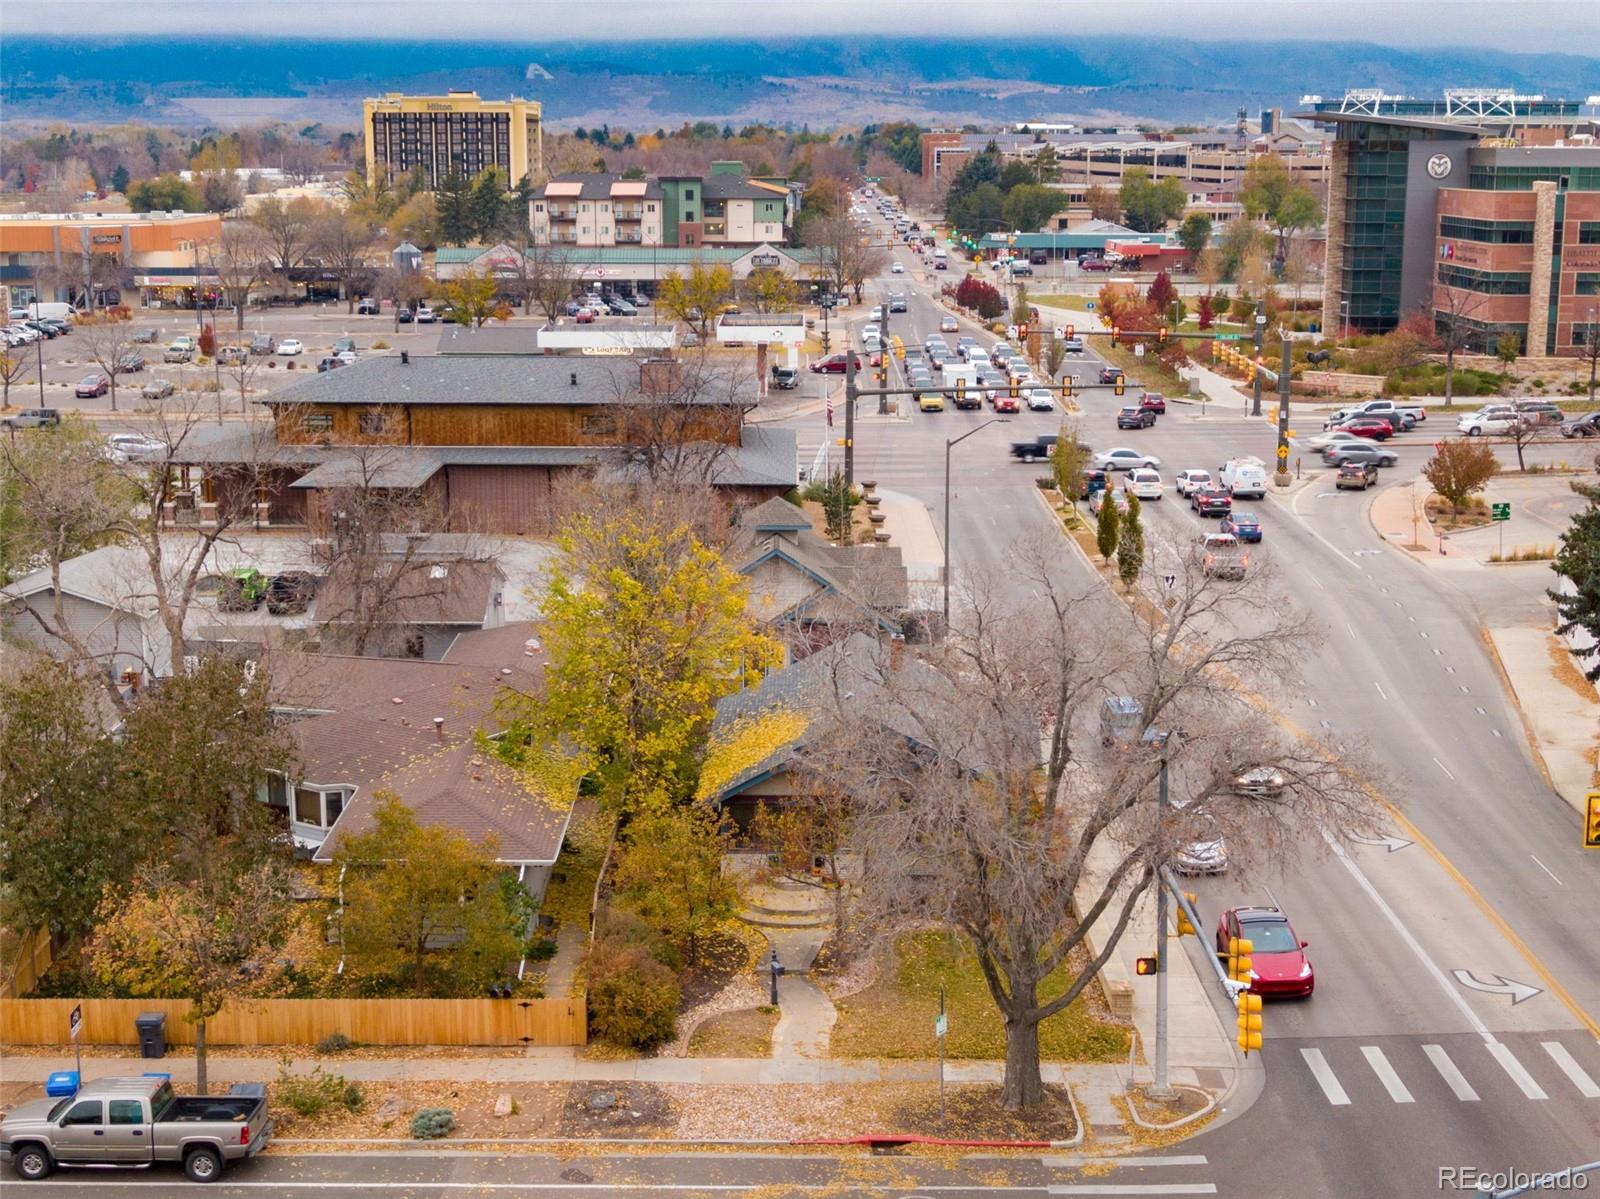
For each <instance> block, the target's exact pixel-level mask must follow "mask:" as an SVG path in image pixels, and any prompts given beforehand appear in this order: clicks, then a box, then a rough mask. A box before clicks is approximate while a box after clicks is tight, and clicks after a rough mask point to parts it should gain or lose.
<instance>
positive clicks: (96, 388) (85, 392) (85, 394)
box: [72, 371, 111, 400]
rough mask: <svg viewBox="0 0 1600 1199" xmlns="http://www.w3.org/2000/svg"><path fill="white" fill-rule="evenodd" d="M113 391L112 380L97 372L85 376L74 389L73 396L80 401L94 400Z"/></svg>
mask: <svg viewBox="0 0 1600 1199" xmlns="http://www.w3.org/2000/svg"><path fill="white" fill-rule="evenodd" d="M110 390H111V380H109V379H107V378H106V377H105V376H104V375H102V374H100V373H99V372H98V371H96V372H95V373H94V374H92V375H85V376H84V377H83V378H81V379H79V380H78V382H77V385H76V386H75V387H73V389H72V394H73V396H74V397H75V398H77V399H80V400H92V399H93V398H94V397H95V396H103V395H105V394H106V392H108V391H110Z"/></svg>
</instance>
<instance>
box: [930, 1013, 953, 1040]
mask: <svg viewBox="0 0 1600 1199" xmlns="http://www.w3.org/2000/svg"><path fill="white" fill-rule="evenodd" d="M949 1031H950V1020H949V1018H948V1017H947V1016H946V1015H945V1014H944V1013H943V1012H940V1013H939V1014H938V1016H936V1017H935V1018H934V1021H933V1035H934V1036H936V1037H942V1036H944V1034H945V1033H947V1032H949Z"/></svg>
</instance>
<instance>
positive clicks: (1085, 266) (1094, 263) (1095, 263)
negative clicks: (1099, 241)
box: [1078, 258, 1116, 271]
mask: <svg viewBox="0 0 1600 1199" xmlns="http://www.w3.org/2000/svg"><path fill="white" fill-rule="evenodd" d="M1078 269H1079V270H1083V271H1111V270H1115V269H1116V268H1115V267H1114V266H1112V265H1111V263H1109V262H1107V261H1106V260H1105V259H1104V258H1080V259H1078Z"/></svg>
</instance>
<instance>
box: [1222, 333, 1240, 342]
mask: <svg viewBox="0 0 1600 1199" xmlns="http://www.w3.org/2000/svg"><path fill="white" fill-rule="evenodd" d="M1217 340H1218V341H1238V340H1239V335H1238V334H1237V333H1218V334H1217Z"/></svg>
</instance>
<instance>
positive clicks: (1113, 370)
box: [1100, 366, 1122, 383]
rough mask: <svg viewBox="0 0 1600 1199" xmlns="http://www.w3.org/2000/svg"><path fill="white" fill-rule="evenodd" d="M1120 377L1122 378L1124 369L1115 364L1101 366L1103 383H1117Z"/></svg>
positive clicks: (1101, 380)
mask: <svg viewBox="0 0 1600 1199" xmlns="http://www.w3.org/2000/svg"><path fill="white" fill-rule="evenodd" d="M1120 378H1122V371H1121V369H1120V368H1118V367H1115V366H1102V367H1101V368H1100V382H1101V383H1115V382H1116V381H1117V380H1118V379H1120Z"/></svg>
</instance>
